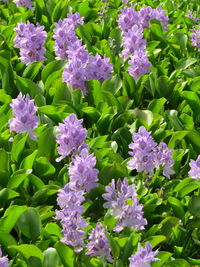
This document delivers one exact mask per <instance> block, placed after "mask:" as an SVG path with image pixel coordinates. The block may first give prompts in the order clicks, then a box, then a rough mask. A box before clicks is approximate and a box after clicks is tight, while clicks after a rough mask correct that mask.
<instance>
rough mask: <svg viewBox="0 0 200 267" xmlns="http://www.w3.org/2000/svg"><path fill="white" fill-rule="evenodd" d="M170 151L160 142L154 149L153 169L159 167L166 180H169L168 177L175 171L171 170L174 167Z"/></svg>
mask: <svg viewBox="0 0 200 267" xmlns="http://www.w3.org/2000/svg"><path fill="white" fill-rule="evenodd" d="M172 151H173V150H172V149H169V148H168V146H167V145H166V144H165V143H163V142H161V143H160V144H159V145H158V146H157V147H156V148H155V154H154V156H155V157H154V164H155V167H156V168H160V167H161V168H162V169H163V175H164V176H166V177H167V178H170V175H171V174H174V173H175V171H174V170H172V169H171V167H172V166H173V165H174V160H173V159H172Z"/></svg>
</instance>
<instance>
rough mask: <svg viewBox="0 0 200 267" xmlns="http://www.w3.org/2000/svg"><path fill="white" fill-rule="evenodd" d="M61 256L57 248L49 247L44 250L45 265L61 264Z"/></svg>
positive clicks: (46, 266)
mask: <svg viewBox="0 0 200 267" xmlns="http://www.w3.org/2000/svg"><path fill="white" fill-rule="evenodd" d="M60 265H61V261H60V257H59V255H58V253H57V251H56V249H55V248H48V249H46V250H45V251H44V263H43V267H55V266H60Z"/></svg>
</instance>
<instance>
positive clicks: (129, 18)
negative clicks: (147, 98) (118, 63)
mask: <svg viewBox="0 0 200 267" xmlns="http://www.w3.org/2000/svg"><path fill="white" fill-rule="evenodd" d="M152 18H156V19H158V20H159V21H160V22H161V23H162V24H163V27H164V29H167V23H168V17H167V16H166V15H165V11H164V10H163V9H162V8H160V7H158V8H156V9H152V8H151V7H143V8H141V10H140V11H135V9H134V7H124V8H123V9H122V10H121V14H120V15H119V18H118V25H119V28H120V29H121V30H122V32H123V37H122V46H123V50H122V52H121V56H122V57H123V58H125V59H127V58H129V57H130V60H129V61H128V63H129V64H130V67H129V68H128V72H129V73H130V75H131V76H133V77H134V79H136V80H137V79H138V78H139V77H140V76H141V75H143V74H145V73H148V72H149V71H150V67H151V64H150V63H149V60H148V57H147V52H146V51H145V49H146V41H145V40H143V32H142V31H143V29H144V28H148V27H149V21H150V20H151V19H152Z"/></svg>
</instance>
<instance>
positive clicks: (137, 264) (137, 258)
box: [129, 242, 159, 267]
mask: <svg viewBox="0 0 200 267" xmlns="http://www.w3.org/2000/svg"><path fill="white" fill-rule="evenodd" d="M157 254H158V250H156V251H152V246H151V244H150V243H149V242H146V247H145V248H141V249H140V250H139V251H137V252H136V253H135V254H134V255H132V256H131V257H130V258H129V261H130V265H129V267H151V262H154V261H157V260H159V259H158V258H155V256H156V255H157Z"/></svg>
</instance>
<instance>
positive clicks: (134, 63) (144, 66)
mask: <svg viewBox="0 0 200 267" xmlns="http://www.w3.org/2000/svg"><path fill="white" fill-rule="evenodd" d="M128 63H129V65H131V66H130V67H129V68H128V72H129V74H130V75H131V76H133V78H134V79H135V80H137V79H138V78H139V77H140V76H141V75H143V74H145V73H148V72H149V71H150V67H151V64H150V62H149V60H148V57H147V52H146V51H144V50H136V51H135V53H134V55H133V56H131V59H130V60H129V61H128Z"/></svg>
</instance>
